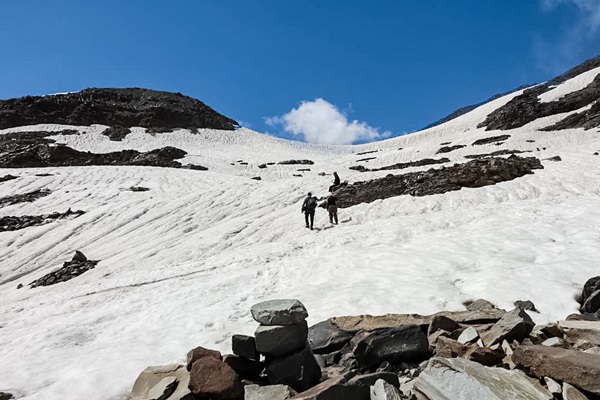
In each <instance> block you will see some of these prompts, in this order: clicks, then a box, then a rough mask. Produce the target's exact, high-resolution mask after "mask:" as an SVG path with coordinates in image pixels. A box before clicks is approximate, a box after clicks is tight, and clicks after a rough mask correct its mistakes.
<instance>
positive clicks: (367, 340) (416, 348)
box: [350, 325, 429, 368]
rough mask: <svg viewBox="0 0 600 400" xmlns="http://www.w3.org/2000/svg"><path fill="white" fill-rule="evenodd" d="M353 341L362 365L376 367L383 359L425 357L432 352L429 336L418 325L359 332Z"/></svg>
mask: <svg viewBox="0 0 600 400" xmlns="http://www.w3.org/2000/svg"><path fill="white" fill-rule="evenodd" d="M350 343H351V345H352V352H353V353H354V355H355V357H356V360H357V361H358V363H359V365H360V366H361V367H362V368H372V367H375V366H377V365H379V364H381V363H382V362H383V361H389V362H391V363H400V362H402V361H422V360H424V359H426V358H428V356H429V342H428V340H427V336H426V335H425V334H424V333H423V331H422V330H421V328H420V327H419V326H418V325H404V326H400V327H398V328H389V329H378V330H376V331H373V332H368V331H363V332H359V333H358V334H356V336H355V337H354V338H353V339H352V340H351V341H350Z"/></svg>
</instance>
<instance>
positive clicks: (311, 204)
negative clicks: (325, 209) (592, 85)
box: [306, 197, 317, 210]
mask: <svg viewBox="0 0 600 400" xmlns="http://www.w3.org/2000/svg"><path fill="white" fill-rule="evenodd" d="M306 208H308V209H309V210H314V209H315V208H317V198H316V197H311V198H310V199H308V202H307V203H306Z"/></svg>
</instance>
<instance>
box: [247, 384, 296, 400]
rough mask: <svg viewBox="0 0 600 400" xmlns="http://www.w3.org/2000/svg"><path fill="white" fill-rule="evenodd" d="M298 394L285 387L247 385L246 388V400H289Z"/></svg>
mask: <svg viewBox="0 0 600 400" xmlns="http://www.w3.org/2000/svg"><path fill="white" fill-rule="evenodd" d="M295 394H296V392H295V391H294V390H293V389H291V388H289V387H287V386H285V385H268V386H259V385H247V386H245V387H244V400H288V399H291V398H292V396H293V395H295Z"/></svg>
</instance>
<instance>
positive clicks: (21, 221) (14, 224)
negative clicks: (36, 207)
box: [0, 208, 85, 232]
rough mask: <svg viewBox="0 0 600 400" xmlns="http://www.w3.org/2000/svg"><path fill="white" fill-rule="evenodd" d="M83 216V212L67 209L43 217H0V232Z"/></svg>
mask: <svg viewBox="0 0 600 400" xmlns="http://www.w3.org/2000/svg"><path fill="white" fill-rule="evenodd" d="M82 214H85V211H81V210H76V211H71V209H70V208H69V209H68V210H67V211H66V212H64V213H59V212H54V213H52V214H43V215H22V216H20V217H1V218H0V232H3V231H16V230H19V229H24V228H28V227H30V226H37V225H44V224H47V223H49V222H52V221H53V220H55V219H62V218H67V217H70V216H74V217H79V216H80V215H82Z"/></svg>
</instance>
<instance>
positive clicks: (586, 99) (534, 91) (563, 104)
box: [478, 56, 600, 130]
mask: <svg viewBox="0 0 600 400" xmlns="http://www.w3.org/2000/svg"><path fill="white" fill-rule="evenodd" d="M598 67H600V56H598V57H595V58H592V59H590V60H587V61H586V62H584V63H583V64H581V65H579V66H577V67H575V68H573V69H571V70H569V71H568V72H566V73H564V74H563V75H561V76H559V77H557V78H555V79H553V80H551V81H549V82H547V83H544V84H541V85H537V86H535V87H533V88H531V89H528V90H526V91H525V92H523V94H521V95H519V96H517V97H515V98H514V99H512V100H511V101H509V102H508V103H507V104H506V105H504V106H502V107H500V108H498V109H497V110H495V111H494V112H492V113H490V114H489V115H488V116H487V118H486V120H485V121H484V122H482V123H481V124H480V125H479V126H478V127H479V128H483V127H485V128H486V130H493V129H500V130H508V129H515V128H520V127H522V126H524V125H526V124H528V123H529V122H531V121H534V120H536V119H538V118H543V117H548V116H551V115H555V114H560V113H566V112H571V111H575V110H577V109H580V108H582V107H585V106H587V105H592V106H591V108H589V109H588V110H586V111H583V112H581V113H577V114H573V115H570V116H568V117H567V118H565V119H563V120H562V121H559V122H558V123H557V124H555V125H553V126H550V127H547V128H545V129H544V130H559V129H571V128H585V129H590V128H595V127H598V126H600V104H598V103H597V100H598V99H600V75H598V76H596V78H595V79H594V81H593V82H592V83H590V84H589V85H588V86H587V87H585V88H583V89H581V90H578V91H575V92H572V93H569V94H567V95H565V96H563V97H561V98H560V99H558V100H555V101H550V102H545V103H542V102H540V101H539V99H538V96H539V95H541V94H542V93H545V92H547V91H549V90H551V89H553V87H554V86H556V85H558V84H560V83H562V82H565V81H566V80H568V79H571V78H573V77H575V76H577V75H580V74H582V73H584V72H586V71H589V70H591V69H594V68H598Z"/></svg>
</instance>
